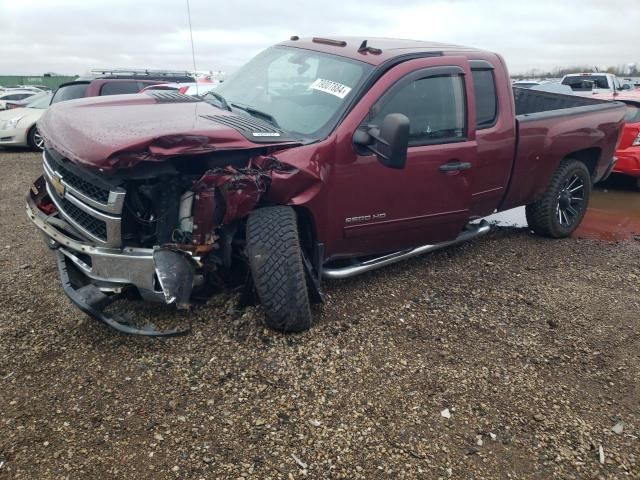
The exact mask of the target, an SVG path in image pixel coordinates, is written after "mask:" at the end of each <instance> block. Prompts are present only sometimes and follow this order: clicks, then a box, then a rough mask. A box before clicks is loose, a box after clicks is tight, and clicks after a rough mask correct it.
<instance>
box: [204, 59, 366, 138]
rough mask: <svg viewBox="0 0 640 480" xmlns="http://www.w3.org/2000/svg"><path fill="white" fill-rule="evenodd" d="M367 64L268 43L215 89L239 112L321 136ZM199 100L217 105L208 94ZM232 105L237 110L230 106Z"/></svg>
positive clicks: (294, 131) (291, 130) (293, 131)
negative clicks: (268, 46) (202, 99)
mask: <svg viewBox="0 0 640 480" xmlns="http://www.w3.org/2000/svg"><path fill="white" fill-rule="evenodd" d="M372 68H373V67H372V66H371V65H368V64H366V63H362V62H358V61H354V60H349V59H347V58H343V57H338V56H335V55H328V54H324V53H319V52H313V51H309V50H301V49H297V48H287V47H272V48H269V49H267V50H265V51H264V52H262V53H260V54H259V55H258V56H256V57H254V58H253V59H252V60H251V61H250V62H249V63H247V64H246V65H245V66H244V67H242V68H241V69H240V70H238V72H236V73H235V75H233V76H232V77H231V78H229V79H228V80H226V81H225V82H224V83H222V84H220V85H219V86H218V87H217V88H216V89H215V92H216V93H217V94H219V95H222V96H223V97H224V99H225V100H226V102H227V104H228V105H229V106H230V107H231V108H232V109H233V110H234V111H237V112H238V113H240V114H245V115H246V114H247V112H249V113H254V114H255V116H259V117H261V118H262V119H263V120H264V119H265V118H270V119H272V120H273V122H272V123H274V124H277V125H278V126H279V127H280V128H281V129H283V130H285V131H287V132H289V133H291V134H293V135H296V134H297V135H299V136H302V137H307V138H311V139H320V138H323V137H324V136H326V135H327V134H328V133H329V132H330V131H331V129H333V127H334V126H335V122H337V121H338V118H339V116H340V114H341V113H342V112H343V111H344V110H345V109H346V107H347V104H348V101H349V99H350V98H351V97H352V96H353V95H354V94H355V90H356V87H358V86H359V85H360V83H361V82H362V81H363V79H364V78H365V77H366V75H367V74H368V73H369V72H370V71H371V69H372ZM205 100H207V101H210V102H211V103H214V104H215V105H220V103H221V102H220V100H219V99H216V98H215V97H214V96H212V95H211V94H207V95H205ZM236 109H237V110H236Z"/></svg>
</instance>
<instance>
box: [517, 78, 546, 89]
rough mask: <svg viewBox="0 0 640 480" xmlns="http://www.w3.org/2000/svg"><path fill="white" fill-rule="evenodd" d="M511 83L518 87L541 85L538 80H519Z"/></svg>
mask: <svg viewBox="0 0 640 480" xmlns="http://www.w3.org/2000/svg"><path fill="white" fill-rule="evenodd" d="M511 85H512V86H513V87H518V88H531V87H534V86H536V85H540V82H538V81H537V80H518V81H517V82H513V83H512V84H511Z"/></svg>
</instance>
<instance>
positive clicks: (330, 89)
mask: <svg viewBox="0 0 640 480" xmlns="http://www.w3.org/2000/svg"><path fill="white" fill-rule="evenodd" d="M309 88H310V89H313V90H320V91H321V92H324V93H328V94H330V95H334V96H336V97H338V98H344V97H346V96H347V95H348V94H349V92H350V91H351V87H347V86H346V85H342V84H341V83H338V82H334V81H333V80H325V79H323V78H318V79H316V81H315V82H313V83H312V84H311V85H309Z"/></svg>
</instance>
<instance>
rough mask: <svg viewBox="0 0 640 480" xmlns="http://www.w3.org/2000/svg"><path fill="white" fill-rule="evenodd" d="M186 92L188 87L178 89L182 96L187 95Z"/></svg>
mask: <svg viewBox="0 0 640 480" xmlns="http://www.w3.org/2000/svg"><path fill="white" fill-rule="evenodd" d="M187 90H189V87H180V89H179V90H178V91H179V92H180V93H181V94H183V95H184V94H185V93H187Z"/></svg>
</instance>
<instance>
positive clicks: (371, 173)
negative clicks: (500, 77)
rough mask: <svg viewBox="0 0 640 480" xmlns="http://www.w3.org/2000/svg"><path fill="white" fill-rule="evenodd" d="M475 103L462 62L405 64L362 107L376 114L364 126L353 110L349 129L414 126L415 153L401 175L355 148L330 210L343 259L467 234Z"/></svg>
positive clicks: (344, 161)
mask: <svg viewBox="0 0 640 480" xmlns="http://www.w3.org/2000/svg"><path fill="white" fill-rule="evenodd" d="M367 98H369V101H368V102H367ZM472 98H474V96H473V82H472V77H471V71H470V69H469V65H468V61H467V60H466V59H465V58H461V57H439V58H428V59H419V60H411V61H408V62H404V63H403V64H401V65H399V66H398V67H395V68H394V69H392V70H390V71H389V72H388V73H387V74H386V75H385V76H384V77H382V78H381V79H380V80H379V81H378V83H377V84H376V86H375V87H374V88H372V89H371V91H370V92H369V93H368V94H367V95H365V97H363V99H362V100H361V102H360V104H359V106H362V104H363V103H364V104H365V105H366V104H367V103H368V105H373V106H372V108H370V110H369V111H368V112H365V115H364V118H363V117H362V113H363V112H362V111H360V112H358V111H357V109H354V110H353V111H352V112H351V113H352V115H350V117H348V118H347V119H345V123H343V126H345V125H349V122H353V123H351V125H352V126H353V127H355V129H367V128H369V127H370V126H372V125H375V126H379V125H380V124H381V123H382V120H383V119H384V117H385V116H386V115H388V114H390V113H402V114H404V115H406V116H407V117H408V118H409V120H410V140H409V148H408V152H407V161H406V164H405V168H404V169H400V170H394V169H391V168H387V167H385V166H383V165H382V164H381V163H380V162H379V161H378V159H377V157H376V156H375V155H373V154H372V153H371V152H369V151H366V150H363V149H360V148H358V147H356V146H354V145H350V150H351V153H350V154H349V155H346V156H345V157H341V159H340V160H339V161H338V162H337V163H336V169H335V177H334V179H333V181H334V182H335V185H336V188H337V189H338V192H336V194H335V195H333V197H334V198H340V199H341V201H340V202H332V208H331V218H332V220H333V221H335V222H340V223H341V224H342V225H341V228H340V229H341V233H342V235H341V240H340V245H337V246H336V247H337V250H339V251H340V255H339V256H342V254H343V255H345V256H346V255H370V254H378V253H383V252H389V251H393V250H399V249H405V248H410V247H415V246H419V245H423V244H432V243H439V242H443V241H447V240H453V239H454V238H455V237H456V236H457V235H458V234H459V233H460V232H461V231H462V229H463V228H464V226H465V224H466V223H467V222H468V220H469V215H470V213H469V212H470V208H471V202H472V197H471V185H472V182H471V179H472V175H473V171H474V167H475V165H476V153H477V145H476V141H475V108H474V105H473V104H472V102H471V103H470V102H469V100H468V99H472ZM358 115H360V118H359V119H357V118H353V117H357V116H358ZM356 122H357V123H356ZM355 129H354V130H351V131H352V132H353V131H355ZM336 253H337V252H336Z"/></svg>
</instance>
